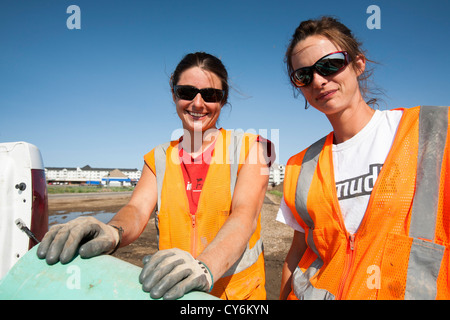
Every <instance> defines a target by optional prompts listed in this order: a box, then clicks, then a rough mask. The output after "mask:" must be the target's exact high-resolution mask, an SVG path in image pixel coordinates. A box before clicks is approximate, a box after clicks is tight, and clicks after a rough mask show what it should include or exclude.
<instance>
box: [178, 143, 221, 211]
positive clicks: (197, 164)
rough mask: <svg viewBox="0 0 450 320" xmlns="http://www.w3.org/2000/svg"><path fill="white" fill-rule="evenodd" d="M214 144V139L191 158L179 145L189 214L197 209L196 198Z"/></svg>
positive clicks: (198, 197)
mask: <svg viewBox="0 0 450 320" xmlns="http://www.w3.org/2000/svg"><path fill="white" fill-rule="evenodd" d="M180 142H181V140H180ZM214 145H215V141H214V142H213V143H212V144H211V145H210V146H209V147H208V148H207V149H206V150H205V151H203V153H202V154H201V155H199V156H197V157H196V158H192V157H191V155H190V154H189V153H188V152H186V151H184V150H183V148H181V147H180V149H179V156H180V162H181V171H182V172H183V177H184V185H185V190H186V195H187V198H188V200H189V211H190V212H191V214H195V212H196V211H197V206H198V200H199V199H200V193H201V192H202V187H203V183H204V182H205V179H206V174H207V173H208V168H209V164H210V163H211V157H212V153H213V151H214ZM180 146H181V144H180Z"/></svg>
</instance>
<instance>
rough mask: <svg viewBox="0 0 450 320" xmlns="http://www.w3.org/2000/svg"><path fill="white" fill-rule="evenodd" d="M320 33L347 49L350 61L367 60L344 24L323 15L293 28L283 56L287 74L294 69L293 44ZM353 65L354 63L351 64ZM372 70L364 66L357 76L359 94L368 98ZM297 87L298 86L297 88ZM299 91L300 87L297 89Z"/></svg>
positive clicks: (369, 102)
mask: <svg viewBox="0 0 450 320" xmlns="http://www.w3.org/2000/svg"><path fill="white" fill-rule="evenodd" d="M314 35H321V36H325V37H327V38H328V39H329V40H330V41H331V42H333V43H334V45H336V46H337V47H339V48H341V49H342V50H344V51H347V53H348V55H349V56H350V61H355V59H356V57H357V56H360V55H362V56H364V57H365V58H366V61H368V62H373V61H371V60H368V59H367V57H366V54H365V52H364V50H363V49H362V44H361V43H360V42H359V41H358V40H357V39H356V38H355V37H354V35H353V34H352V32H351V31H350V29H349V28H347V27H346V26H345V25H344V24H342V23H341V22H339V21H338V20H337V19H335V18H332V17H328V16H324V17H321V18H319V19H315V20H307V21H303V22H301V23H300V25H299V26H298V27H297V29H295V32H294V34H293V36H292V39H291V42H290V44H289V46H288V49H287V51H286V56H285V62H286V66H287V72H288V75H290V74H291V73H292V72H293V71H294V70H293V67H292V61H291V57H292V55H293V54H295V53H294V52H293V51H294V48H295V46H296V45H297V44H298V43H299V42H300V41H302V40H304V39H306V38H307V37H309V36H314ZM352 65H353V66H354V64H352ZM372 73H373V70H369V69H368V68H366V70H364V72H363V73H362V74H361V75H360V76H359V77H358V82H359V88H360V90H361V94H362V95H363V97H364V98H365V99H368V97H367V96H368V95H369V94H372V93H373V92H372V90H371V89H370V88H369V86H368V79H369V78H370V76H371V75H372ZM297 89H298V88H297ZM298 90H299V91H300V89H298ZM376 101H377V99H374V98H372V99H370V100H369V101H367V103H368V104H376Z"/></svg>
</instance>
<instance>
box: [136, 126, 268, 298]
mask: <svg viewBox="0 0 450 320" xmlns="http://www.w3.org/2000/svg"><path fill="white" fill-rule="evenodd" d="M220 132H221V133H220V134H219V136H218V138H217V141H216V144H215V147H214V151H213V155H212V158H211V162H210V165H209V168H208V173H207V175H206V179H205V181H204V184H203V188H202V191H201V194H200V199H199V203H198V207H197V211H196V213H195V215H191V214H190V210H189V202H188V198H187V196H186V191H185V190H184V189H185V187H184V180H183V174H182V171H181V166H180V159H179V153H178V145H179V141H178V140H177V141H171V142H168V143H165V144H162V145H159V146H157V147H156V148H154V149H153V150H152V151H150V152H149V153H148V154H146V155H145V157H144V159H145V162H146V163H147V165H148V166H149V167H150V169H151V170H152V171H153V172H154V173H155V175H156V180H157V185H158V204H157V210H156V218H155V221H156V223H157V230H158V237H159V249H160V250H164V249H170V248H180V249H182V250H185V251H188V252H190V253H191V254H192V256H193V257H194V258H196V257H197V256H198V255H199V254H200V253H201V252H202V251H203V250H204V249H205V248H206V247H207V246H208V244H209V243H211V241H212V240H213V239H214V238H215V236H216V235H217V233H218V232H219V230H220V228H221V227H222V226H223V224H224V223H225V221H226V220H227V218H228V216H229V215H230V214H232V212H230V210H231V200H232V195H233V192H234V187H235V184H236V179H237V176H238V172H239V170H240V168H241V166H242V164H243V163H244V161H245V159H246V158H247V156H248V154H249V150H250V147H251V145H252V144H253V143H254V142H255V141H256V138H257V136H256V135H253V134H248V133H246V134H243V133H241V134H239V133H235V132H232V131H227V130H223V129H221V130H220ZM260 234H261V216H260V217H259V219H258V224H257V228H256V230H255V232H254V233H253V235H252V236H251V238H250V241H249V243H248V244H247V248H246V249H245V251H244V252H243V254H242V256H241V257H240V258H239V259H238V261H236V263H235V264H234V265H233V266H231V267H230V269H229V270H228V271H227V272H226V273H225V274H224V275H223V276H222V278H221V279H218V280H216V281H215V283H214V287H213V289H212V291H211V294H213V295H215V296H217V297H219V298H221V299H230V300H244V299H258V300H263V299H265V298H266V291H265V269H264V253H263V244H262V240H261V236H260Z"/></svg>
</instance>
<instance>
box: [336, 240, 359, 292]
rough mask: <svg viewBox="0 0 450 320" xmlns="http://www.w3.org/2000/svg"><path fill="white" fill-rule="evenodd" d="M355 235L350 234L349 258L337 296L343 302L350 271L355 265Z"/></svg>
mask: <svg viewBox="0 0 450 320" xmlns="http://www.w3.org/2000/svg"><path fill="white" fill-rule="evenodd" d="M355 247H356V246H355V234H349V236H348V246H347V256H346V259H345V265H344V272H343V273H342V280H341V283H340V285H339V290H338V294H337V297H336V298H337V299H338V300H341V299H342V297H343V295H344V290H345V289H346V288H345V287H346V282H347V278H348V276H349V274H350V269H351V267H352V265H353V259H354V256H355Z"/></svg>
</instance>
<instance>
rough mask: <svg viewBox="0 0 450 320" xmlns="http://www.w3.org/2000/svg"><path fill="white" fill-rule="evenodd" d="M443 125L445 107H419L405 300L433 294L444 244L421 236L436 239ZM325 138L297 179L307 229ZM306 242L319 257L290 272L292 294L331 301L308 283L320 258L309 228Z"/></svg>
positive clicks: (313, 149) (310, 152)
mask: <svg viewBox="0 0 450 320" xmlns="http://www.w3.org/2000/svg"><path fill="white" fill-rule="evenodd" d="M447 128H448V107H421V108H420V115H419V141H418V155H417V173H416V191H415V194H414V198H413V207H412V214H411V223H410V232H409V236H410V237H412V238H414V239H413V241H412V245H411V251H410V256H409V262H408V270H407V280H406V290H405V299H434V298H435V297H436V292H437V277H438V275H439V270H440V265H441V262H442V258H443V255H444V250H445V246H442V245H439V244H436V243H433V242H430V241H425V240H422V239H427V240H431V241H433V239H434V230H435V225H436V215H437V207H438V200H439V183H440V174H441V165H442V160H443V155H444V149H445V146H446V141H447ZM325 140H326V137H324V138H322V139H321V140H319V141H317V142H316V143H314V144H313V145H311V147H309V148H308V150H307V151H306V153H305V156H304V158H303V161H302V166H301V170H300V173H299V177H298V180H297V188H296V193H295V208H296V210H297V212H298V214H299V215H300V217H301V219H302V220H303V221H304V223H305V224H306V225H307V226H308V228H310V229H311V230H313V229H314V221H313V220H312V218H311V216H310V214H309V213H308V210H307V199H308V192H309V189H310V186H311V182H312V179H313V176H314V172H315V171H316V167H317V162H318V159H319V156H320V153H321V151H322V149H323V146H324V144H325ZM306 241H307V244H308V246H309V247H310V248H311V250H312V251H313V252H314V253H315V254H316V255H317V257H318V258H317V259H316V261H314V262H313V263H312V264H311V266H310V267H309V268H308V269H307V270H306V271H305V272H302V270H301V269H300V268H299V267H297V268H296V270H295V272H294V274H293V276H292V287H293V290H294V293H295V295H296V296H297V298H299V299H333V298H334V296H333V295H332V294H331V293H330V292H328V291H326V290H324V289H317V288H315V287H314V286H313V285H312V284H311V283H310V279H311V277H313V276H314V275H315V274H317V272H318V271H319V269H320V268H321V267H322V265H323V262H322V260H321V258H320V256H319V255H318V251H317V248H316V245H315V243H314V240H313V238H312V232H309V234H308V239H306Z"/></svg>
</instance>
